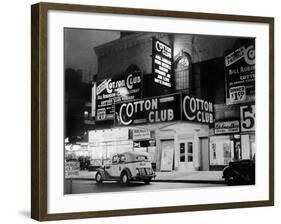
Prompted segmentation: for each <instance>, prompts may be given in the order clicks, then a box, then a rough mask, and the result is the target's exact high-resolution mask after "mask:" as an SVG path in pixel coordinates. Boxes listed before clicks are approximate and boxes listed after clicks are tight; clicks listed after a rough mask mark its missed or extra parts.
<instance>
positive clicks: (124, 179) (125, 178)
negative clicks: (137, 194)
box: [120, 172, 130, 184]
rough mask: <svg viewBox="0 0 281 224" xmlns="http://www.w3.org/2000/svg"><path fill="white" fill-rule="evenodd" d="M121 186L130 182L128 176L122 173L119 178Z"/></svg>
mask: <svg viewBox="0 0 281 224" xmlns="http://www.w3.org/2000/svg"><path fill="white" fill-rule="evenodd" d="M120 181H121V184H128V183H129V182H130V180H129V176H128V174H127V173H126V172H123V173H122V174H121V177H120Z"/></svg>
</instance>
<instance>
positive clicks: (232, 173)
mask: <svg viewBox="0 0 281 224" xmlns="http://www.w3.org/2000/svg"><path fill="white" fill-rule="evenodd" d="M223 178H224V179H225V182H226V184H227V185H251V184H255V160H254V159H245V160H238V161H233V162H229V165H228V166H227V167H225V168H224V170H223Z"/></svg>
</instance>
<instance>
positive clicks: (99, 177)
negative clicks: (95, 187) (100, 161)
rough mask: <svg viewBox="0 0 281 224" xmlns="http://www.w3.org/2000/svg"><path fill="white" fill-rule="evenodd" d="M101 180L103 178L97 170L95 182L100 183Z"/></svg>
mask: <svg viewBox="0 0 281 224" xmlns="http://www.w3.org/2000/svg"><path fill="white" fill-rule="evenodd" d="M102 181H103V179H102V176H101V174H100V173H99V172H97V174H96V182H97V183H98V184H101V183H102Z"/></svg>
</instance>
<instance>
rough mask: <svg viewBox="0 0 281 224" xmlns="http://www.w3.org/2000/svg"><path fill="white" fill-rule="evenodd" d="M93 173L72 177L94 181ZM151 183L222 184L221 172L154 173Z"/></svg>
mask: <svg viewBox="0 0 281 224" xmlns="http://www.w3.org/2000/svg"><path fill="white" fill-rule="evenodd" d="M95 175H96V172H95V171H91V172H89V171H79V175H78V176H73V179H77V180H79V179H80V180H94V179H95ZM152 181H156V182H178V183H181V182H186V183H212V184H223V183H224V179H223V178H222V171H192V172H182V171H171V172H156V178H155V179H153V180H152Z"/></svg>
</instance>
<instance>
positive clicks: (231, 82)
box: [224, 41, 255, 105]
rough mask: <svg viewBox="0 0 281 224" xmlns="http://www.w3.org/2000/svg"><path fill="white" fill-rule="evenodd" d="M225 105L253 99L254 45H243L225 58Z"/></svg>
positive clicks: (252, 43) (252, 42)
mask: <svg viewBox="0 0 281 224" xmlns="http://www.w3.org/2000/svg"><path fill="white" fill-rule="evenodd" d="M224 59H225V73H226V104H228V105H229V104H237V103H243V102H249V101H254V99H255V43H254V41H251V44H249V45H243V46H241V47H239V48H238V49H235V50H233V51H232V52H231V53H229V54H227V55H226V56H225V58H224Z"/></svg>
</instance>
